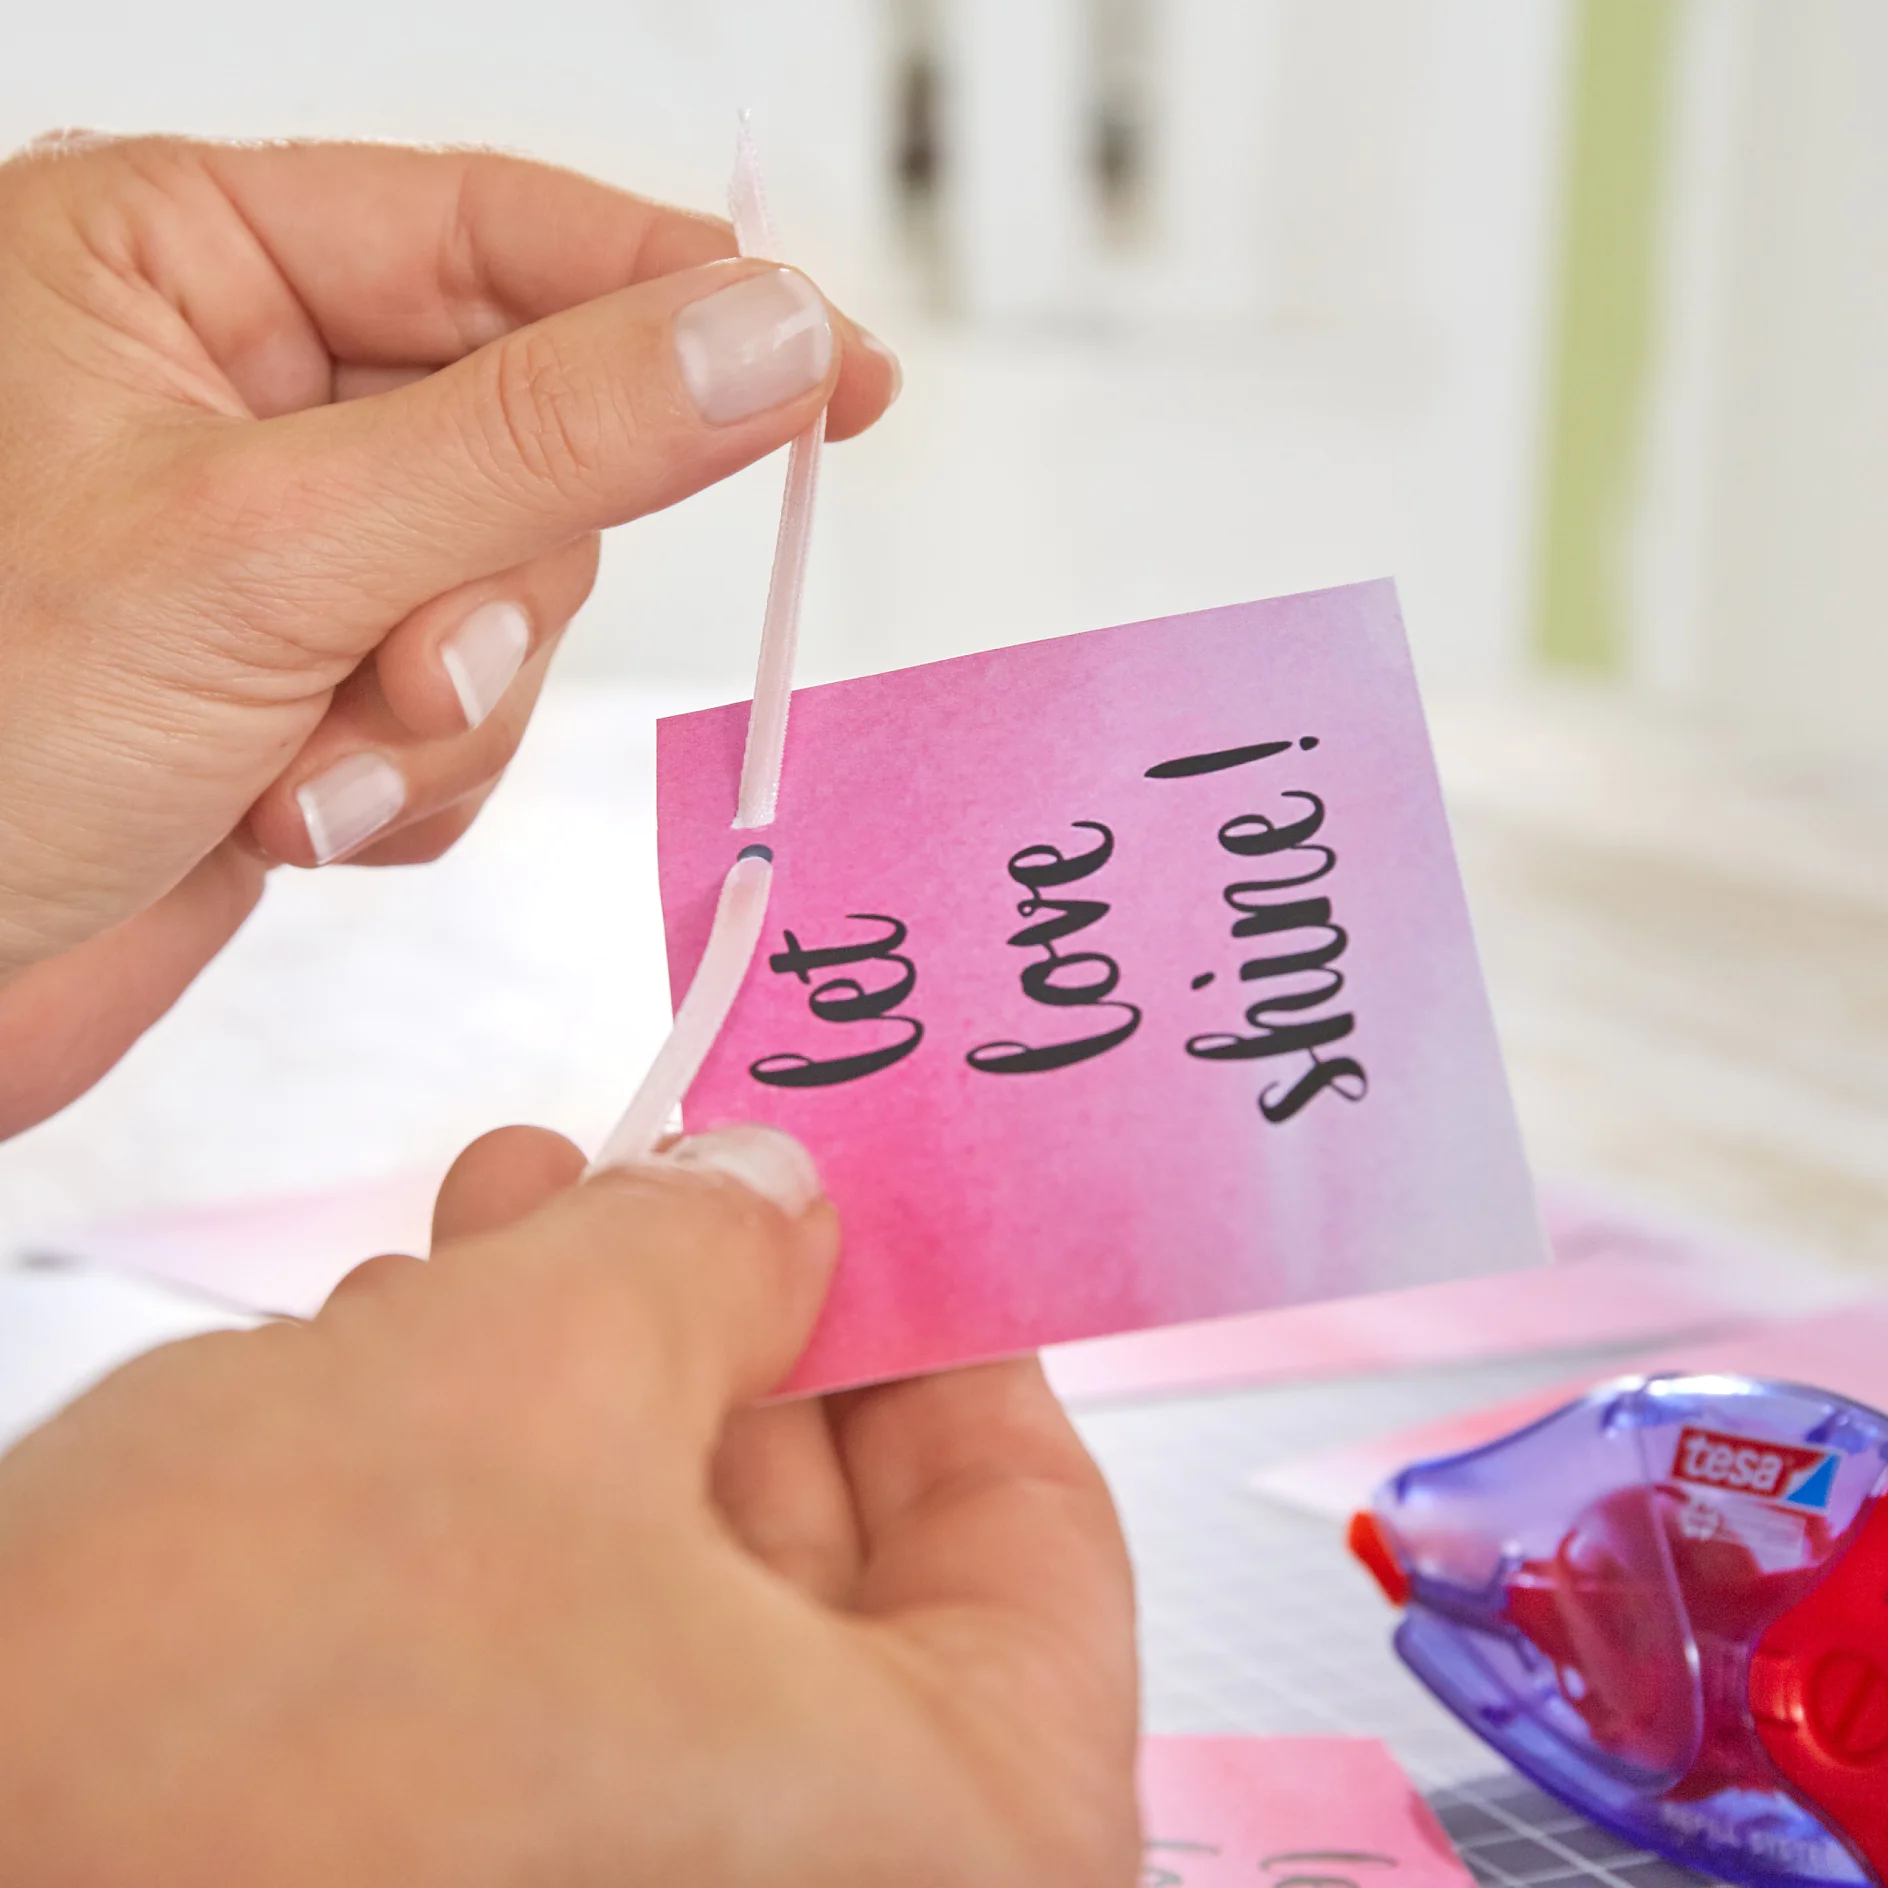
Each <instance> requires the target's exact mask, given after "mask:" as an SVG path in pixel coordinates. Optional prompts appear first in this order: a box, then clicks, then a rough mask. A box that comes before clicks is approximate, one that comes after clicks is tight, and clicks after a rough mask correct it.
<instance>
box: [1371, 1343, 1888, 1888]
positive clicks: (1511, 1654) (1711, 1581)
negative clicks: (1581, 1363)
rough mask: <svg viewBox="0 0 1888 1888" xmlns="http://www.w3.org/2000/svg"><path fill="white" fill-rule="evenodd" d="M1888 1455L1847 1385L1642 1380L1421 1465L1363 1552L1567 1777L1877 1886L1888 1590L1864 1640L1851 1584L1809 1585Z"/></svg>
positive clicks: (1476, 1716)
mask: <svg viewBox="0 0 1888 1888" xmlns="http://www.w3.org/2000/svg"><path fill="white" fill-rule="evenodd" d="M1885 1459H1888V1418H1884V1417H1883V1416H1881V1415H1880V1414H1879V1413H1877V1412H1875V1411H1873V1410H1869V1409H1865V1408H1863V1407H1862V1406H1860V1405H1858V1404H1854V1403H1851V1402H1848V1401H1847V1400H1845V1399H1843V1398H1839V1397H1835V1396H1830V1395H1826V1394H1824V1393H1822V1392H1819V1391H1814V1390H1807V1389H1801V1388H1797V1387H1795V1386H1791V1385H1785V1384H1775V1383H1764V1382H1758V1381H1754V1380H1751V1379H1748V1378H1742V1377H1718V1376H1713V1377H1665V1378H1632V1379H1624V1380H1621V1381H1619V1382H1615V1383H1611V1384H1606V1385H1603V1386H1601V1387H1600V1388H1599V1389H1596V1390H1594V1391H1592V1392H1591V1393H1590V1394H1589V1395H1587V1396H1586V1397H1584V1398H1582V1399H1581V1400H1580V1401H1579V1402H1577V1403H1575V1404H1572V1405H1570V1406H1569V1407H1568V1408H1566V1409H1563V1410H1560V1411H1558V1412H1557V1413H1556V1414H1554V1415H1552V1416H1549V1417H1546V1418H1545V1419H1544V1420H1542V1421H1540V1422H1537V1423H1535V1424H1533V1425H1532V1426H1531V1427H1529V1428H1527V1429H1523V1430H1521V1431H1520V1432H1519V1433H1517V1434H1515V1435H1511V1436H1508V1437H1506V1438H1504V1439H1503V1440H1501V1441H1499V1442H1495V1443H1490V1444H1488V1445H1487V1446H1485V1447H1483V1448H1479V1449H1475V1450H1471V1451H1469V1452H1468V1453H1466V1454H1462V1455H1456V1456H1450V1457H1446V1458H1443V1459H1440V1460H1436V1461H1429V1462H1421V1463H1417V1464H1416V1465H1414V1466H1413V1467H1410V1468H1407V1469H1405V1470H1403V1471H1402V1473H1400V1474H1398V1475H1396V1476H1394V1477H1393V1478H1392V1479H1391V1480H1390V1481H1388V1482H1387V1483H1385V1485H1384V1486H1383V1487H1382V1488H1381V1489H1380V1490H1379V1491H1378V1493H1377V1496H1376V1498H1375V1501H1374V1503H1373V1508H1372V1513H1371V1515H1370V1516H1364V1517H1360V1518H1359V1522H1358V1524H1357V1525H1358V1527H1359V1528H1362V1529H1364V1530H1365V1531H1366V1536H1367V1538H1366V1539H1365V1540H1364V1542H1363V1544H1362V1545H1360V1552H1363V1554H1364V1557H1365V1559H1366V1560H1367V1561H1369V1562H1370V1563H1371V1564H1372V1565H1373V1566H1375V1567H1376V1568H1377V1570H1378V1573H1379V1577H1380V1578H1382V1579H1384V1581H1385V1584H1386V1587H1389V1588H1390V1589H1392V1591H1393V1593H1394V1596H1395V1597H1398V1598H1402V1599H1406V1602H1407V1606H1408V1613H1407V1616H1406V1617H1405V1619H1404V1620H1403V1623H1402V1625H1401V1626H1400V1628H1399V1629H1398V1632H1397V1636H1396V1646H1397V1650H1398V1652H1399V1653H1400V1654H1401V1656H1402V1658H1403V1659H1404V1661H1405V1663H1407V1664H1408V1666H1409V1667H1410V1669H1411V1670H1412V1671H1414V1672H1415V1673H1416V1675H1417V1676H1418V1677H1419V1678H1420V1679H1421V1680H1422V1681H1423V1682H1424V1684H1426V1685H1427V1686H1428V1687H1429V1688H1430V1690H1431V1691H1433V1692H1434V1693H1435V1694H1436V1696H1437V1697H1438V1698H1440V1699H1441V1700H1442V1702H1443V1703H1444V1704H1446V1705H1447V1706H1448V1707H1449V1709H1450V1710H1452V1711H1453V1712H1455V1714H1456V1715H1457V1716H1458V1717H1460V1718H1461V1719H1462V1720H1463V1722H1464V1723H1466V1724H1467V1725H1469V1726H1470V1728H1471V1729H1473V1730H1475V1731H1476V1732H1478V1733H1479V1734H1480V1735H1481V1736H1482V1737H1484V1738H1486V1739H1487V1741H1488V1742H1489V1743H1490V1744H1492V1745H1493V1746H1494V1747H1495V1748H1496V1749H1497V1750H1499V1751H1500V1752H1501V1753H1502V1754H1503V1755H1504V1756H1505V1757H1507V1758H1508V1759H1509V1761H1510V1762H1512V1763H1513V1764H1514V1765H1515V1766H1516V1767H1517V1768H1518V1769H1520V1770H1522V1771H1524V1772H1525V1773H1526V1774H1527V1775H1529V1776H1530V1777H1532V1778H1533V1779H1534V1780H1535V1781H1536V1782H1538V1783H1539V1784H1541V1786H1542V1787H1543V1788H1545V1789H1548V1790H1551V1791H1552V1792H1553V1793H1554V1794H1556V1795H1557V1796H1559V1797H1561V1798H1562V1799H1563V1800H1565V1801H1566V1802H1568V1803H1570V1804H1572V1805H1573V1806H1574V1807H1575V1808H1577V1809H1578V1810H1580V1811H1581V1812H1582V1813H1583V1814H1585V1815H1586V1816H1588V1817H1590V1818H1591V1819H1592V1820H1593V1821H1594V1822H1597V1823H1600V1824H1602V1825H1603V1826H1605V1827H1606V1828H1608V1829H1611V1830H1613V1831H1614V1832H1615V1833H1616V1834H1618V1835H1620V1836H1622V1837H1623V1838H1625V1839H1626V1840H1628V1841H1630V1842H1633V1843H1635V1844H1637V1845H1639V1846H1641V1847H1643V1848H1646V1849H1649V1850H1651V1851H1653V1852H1655V1853H1657V1854H1660V1855H1664V1856H1667V1857H1669V1858H1670V1859H1671V1860H1673V1861H1676V1862H1680V1863H1684V1864H1686V1865H1688V1866H1690V1867H1694V1868H1698V1869H1702V1870H1704V1871H1706V1872H1707V1873H1710V1874H1715V1875H1720V1876H1723V1877H1726V1878H1727V1879H1730V1880H1732V1881H1738V1882H1745V1883H1749V1884H1752V1888H1773V1885H1781V1884H1803V1885H1804V1888H1811V1885H1815V1884H1828V1885H1829V1888H1838V1885H1840V1888H1853V1885H1854V1884H1873V1883H1876V1881H1877V1875H1876V1871H1875V1870H1874V1869H1872V1868H1871V1867H1870V1865H1869V1861H1868V1857H1869V1855H1870V1853H1871V1852H1872V1853H1874V1854H1875V1856H1876V1858H1877V1862H1879V1860H1880V1858H1881V1853H1882V1850H1881V1847H1880V1845H1879V1843H1878V1842H1876V1841H1875V1840H1874V1839H1872V1838H1871V1837H1870V1836H1869V1835H1868V1834H1867V1832H1866V1831H1865V1830H1863V1829H1862V1827H1861V1824H1862V1823H1863V1822H1866V1821H1868V1820H1869V1817H1868V1815H1867V1814H1863V1815H1862V1816H1860V1817H1859V1818H1858V1815H1856V1814H1851V1813H1848V1812H1847V1811H1846V1810H1844V1812H1843V1813H1841V1814H1836V1813H1832V1811H1831V1804H1832V1803H1834V1804H1835V1805H1836V1806H1837V1808H1841V1806H1842V1804H1843V1803H1844V1802H1845V1801H1846V1800H1847V1799H1846V1798H1845V1797H1844V1795H1843V1792H1844V1791H1848V1790H1850V1788H1851V1784H1853V1785H1854V1788H1855V1791H1856V1792H1859V1794H1857V1797H1856V1800H1858V1801H1861V1802H1863V1803H1865V1804H1866V1803H1872V1802H1874V1801H1875V1800H1876V1799H1877V1798H1879V1799H1880V1801H1881V1803H1882V1804H1883V1806H1884V1807H1883V1814H1884V1815H1885V1816H1888V1777H1884V1779H1883V1781H1882V1782H1881V1783H1880V1784H1876V1785H1868V1786H1867V1787H1863V1785H1864V1783H1865V1777H1864V1772H1865V1771H1866V1772H1867V1773H1868V1774H1869V1775H1872V1774H1873V1771H1872V1769H1870V1766H1872V1765H1874V1764H1875V1762H1876V1758H1877V1756H1879V1757H1880V1758H1881V1761H1882V1762H1883V1763H1888V1691H1885V1692H1884V1695H1883V1697H1882V1698H1881V1699H1879V1700H1878V1698H1877V1696H1876V1690H1875V1689H1871V1687H1877V1688H1880V1687H1883V1686H1888V1592H1884V1593H1882V1594H1879V1595H1877V1594H1875V1593H1874V1592H1873V1589H1872V1588H1871V1589H1870V1591H1869V1592H1868V1593H1867V1594H1858V1596H1856V1597H1855V1598H1854V1599H1853V1600H1851V1598H1850V1597H1849V1596H1848V1595H1847V1594H1846V1593H1845V1594H1844V1595H1843V1596H1842V1605H1841V1608H1839V1609H1838V1610H1839V1611H1840V1613H1841V1620H1840V1627H1841V1632H1842V1633H1846V1634H1847V1635H1848V1637H1847V1638H1845V1639H1843V1641H1842V1646H1840V1647H1835V1641H1834V1640H1828V1643H1827V1645H1825V1643H1824V1640H1825V1639H1826V1638H1827V1631H1828V1630H1833V1628H1828V1629H1826V1628H1825V1626H1824V1623H1823V1619H1824V1615H1825V1614H1827V1613H1828V1611H1829V1600H1828V1596H1827V1595H1824V1596H1823V1599H1822V1600H1820V1601H1819V1602H1818V1607H1819V1608H1820V1611H1818V1610H1817V1609H1816V1608H1808V1609H1806V1608H1805V1601H1806V1600H1807V1599H1808V1598H1809V1596H1810V1595H1812V1594H1813V1593H1814V1592H1815V1591H1816V1589H1818V1588H1819V1587H1820V1586H1822V1584H1823V1583H1824V1582H1825V1580H1826V1579H1827V1578H1828V1576H1829V1575H1830V1573H1831V1570H1832V1569H1833V1568H1834V1567H1835V1566H1836V1565H1837V1564H1838V1562H1840V1561H1841V1560H1842V1558H1843V1556H1844V1555H1845V1553H1846V1552H1847V1550H1848V1549H1849V1547H1850V1546H1851V1544H1852V1543H1854V1542H1855V1540H1856V1539H1857V1538H1858V1536H1859V1535H1860V1534H1861V1533H1862V1531H1863V1529H1864V1528H1865V1526H1866V1524H1867V1522H1868V1521H1869V1519H1870V1517H1871V1515H1872V1514H1873V1512H1874V1509H1875V1506H1876V1500H1877V1497H1878V1495H1879V1493H1880V1492H1881V1490H1882V1487H1883V1482H1884V1467H1885ZM1373 1517H1374V1518H1373ZM1883 1523H1884V1526H1883V1538H1884V1539H1888V1510H1884V1513H1883ZM1357 1538H1358V1537H1357V1535H1356V1534H1355V1533H1354V1534H1353V1539H1357ZM1866 1559H1867V1556H1862V1557H1859V1558H1858V1560H1857V1562H1856V1563H1855V1564H1856V1566H1858V1567H1859V1566H1861V1565H1862V1564H1863V1561H1864V1560H1866ZM1870 1564H1871V1566H1872V1562H1871V1563H1870ZM1869 1577H1870V1578H1871V1579H1873V1578H1874V1576H1873V1573H1872V1572H1871V1573H1870V1576H1869ZM1871 1609H1873V1610H1871ZM1793 1615H1794V1617H1795V1623H1794V1624H1785V1625H1784V1626H1783V1627H1781V1628H1779V1622H1787V1621H1789V1620H1790V1619H1791V1618H1792V1616H1793ZM1877 1615H1879V1619H1878V1623H1877ZM1812 1618H1813V1621H1814V1623H1815V1624H1816V1629H1817V1632H1818V1633H1821V1634H1823V1637H1821V1638H1816V1639H1815V1642H1814V1644H1811V1643H1810V1642H1809V1640H1808V1639H1806V1638H1805V1633H1804V1630H1803V1629H1802V1621H1803V1620H1805V1619H1812ZM1858 1622H1859V1623H1858ZM1773 1628H1779V1629H1778V1630H1775V1631H1773V1630H1772V1629H1773ZM1857 1632H1860V1633H1862V1634H1863V1635H1864V1638H1863V1639H1862V1640H1861V1641H1860V1642H1859V1643H1860V1644H1861V1646H1862V1650H1861V1651H1859V1652H1858V1651H1856V1650H1855V1649H1854V1648H1853V1645H1852V1644H1851V1641H1852V1640H1854V1635H1855V1634H1856V1633H1857ZM1767 1635H1768V1636H1767ZM1869 1635H1878V1636H1879V1639H1880V1643H1881V1648H1882V1654H1883V1657H1882V1660H1881V1661H1880V1663H1879V1664H1877V1663H1875V1662H1873V1654H1872V1652H1871V1651H1870V1650H1869V1646H1870V1644H1871V1643H1872V1640H1871V1638H1870V1637H1869ZM1766 1646H1769V1647H1770V1648H1771V1649H1770V1650H1767V1651H1766V1650H1765V1649H1764V1648H1765V1647H1766ZM1830 1647H1835V1649H1829V1648H1830ZM1845 1648H1846V1649H1845ZM1753 1657H1755V1658H1756V1659H1757V1661H1758V1662H1757V1664H1756V1665H1753ZM1765 1661H1767V1663H1766V1662H1765ZM1845 1661H1846V1662H1845ZM1799 1668H1800V1669H1799ZM1878 1712H1879V1713H1882V1714H1884V1721H1883V1724H1882V1726H1881V1734H1880V1738H1879V1740H1877V1738H1876V1725H1875V1718H1874V1715H1873V1714H1875V1713H1878ZM1845 1740H1846V1742H1845ZM1877 1741H1879V1743H1880V1745H1881V1750H1880V1751H1879V1752H1877V1751H1876V1749H1875V1745H1876V1743H1877ZM1832 1752H1833V1754H1832ZM1780 1763H1781V1764H1783V1765H1785V1766H1787V1767H1788V1770H1789V1774H1788V1775H1786V1774H1785V1768H1783V1767H1779V1766H1780ZM1858 1765H1859V1766H1861V1767H1860V1768H1858V1767H1857V1766H1858ZM1825 1769H1826V1771H1827V1775H1828V1776H1829V1777H1830V1778H1831V1779H1833V1782H1832V1786H1831V1788H1832V1789H1833V1792H1834V1793H1833V1794H1831V1792H1830V1790H1825V1789H1823V1788H1822V1786H1821V1779H1822V1778H1823V1776H1824V1774H1825ZM1850 1772H1854V1775H1853V1777H1851V1776H1850Z"/></svg>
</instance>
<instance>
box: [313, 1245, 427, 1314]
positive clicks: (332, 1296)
mask: <svg viewBox="0 0 1888 1888" xmlns="http://www.w3.org/2000/svg"><path fill="white" fill-rule="evenodd" d="M419 1263H420V1261H419V1260H418V1259H416V1258H414V1257H413V1256H412V1254H411V1253H407V1252H382V1253H380V1254H379V1255H378V1256H376V1257H374V1258H371V1259H363V1260H362V1261H361V1262H360V1264H358V1265H357V1266H355V1267H354V1269H353V1270H352V1271H350V1272H343V1273H342V1274H341V1277H340V1279H339V1280H338V1281H337V1282H336V1284H335V1285H334V1286H333V1288H332V1289H331V1290H330V1291H329V1293H328V1296H327V1299H326V1300H325V1302H324V1303H323V1306H322V1309H323V1310H324V1311H325V1310H326V1309H327V1307H328V1306H329V1305H332V1304H335V1303H337V1302H339V1301H342V1300H346V1299H349V1298H358V1297H360V1296H361V1295H362V1294H364V1293H366V1292H372V1291H379V1290H381V1289H382V1288H383V1287H385V1286H387V1285H390V1284H392V1283H393V1282H394V1280H396V1279H398V1278H403V1277H404V1276H405V1275H406V1274H407V1273H408V1272H410V1271H411V1270H412V1269H413V1267H414V1266H416V1265H418V1264H419Z"/></svg>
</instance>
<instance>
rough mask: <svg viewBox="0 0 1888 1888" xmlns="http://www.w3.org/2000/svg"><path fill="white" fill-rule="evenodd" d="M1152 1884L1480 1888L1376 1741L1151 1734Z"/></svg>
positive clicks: (1145, 1797) (1144, 1807) (1146, 1793)
mask: <svg viewBox="0 0 1888 1888" xmlns="http://www.w3.org/2000/svg"><path fill="white" fill-rule="evenodd" d="M1140 1781H1141V1814H1142V1820H1143V1823H1144V1825H1145V1838H1146V1847H1145V1851H1144V1859H1143V1861H1142V1865H1141V1884H1142V1888H1234V1884H1235V1883H1236V1884H1238V1885H1239V1888H1262V1884H1265V1883H1270V1884H1271V1888H1308V1885H1309V1888H1376V1884H1378V1883H1384V1884H1388V1883H1390V1882H1394V1883H1395V1884H1396V1888H1471V1877H1470V1875H1469V1872H1468V1870H1467V1869H1466V1868H1465V1867H1463V1865H1462V1860H1461V1858H1460V1856H1458V1855H1457V1854H1456V1852H1455V1848H1454V1845H1453V1844H1452V1843H1451V1842H1450V1841H1449V1838H1448V1836H1447V1835H1446V1834H1445V1833H1444V1832H1443V1828H1442V1825H1441V1824H1440V1823H1439V1822H1438V1821H1437V1820H1436V1818H1435V1815H1434V1813H1433V1812H1432V1811H1431V1810H1430V1808H1429V1806H1428V1804H1427V1803H1425V1802H1424V1801H1423V1800H1422V1798H1421V1797H1420V1796H1418V1795H1417V1794H1416V1791H1415V1788H1414V1787H1413V1786H1412V1784H1411V1783H1410V1780H1409V1778H1408V1777H1407V1776H1405V1775H1404V1774H1403V1771H1402V1770H1401V1768H1400V1767H1399V1766H1398V1764H1397V1761H1396V1759H1395V1758H1394V1757H1392V1756H1391V1755H1390V1753H1389V1751H1388V1750H1387V1749H1386V1748H1385V1747H1384V1746H1383V1745H1382V1744H1380V1743H1378V1742H1377V1741H1376V1740H1375V1739H1373V1738H1368V1737H1149V1738H1145V1739H1143V1740H1142V1743H1141V1772H1140Z"/></svg>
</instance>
